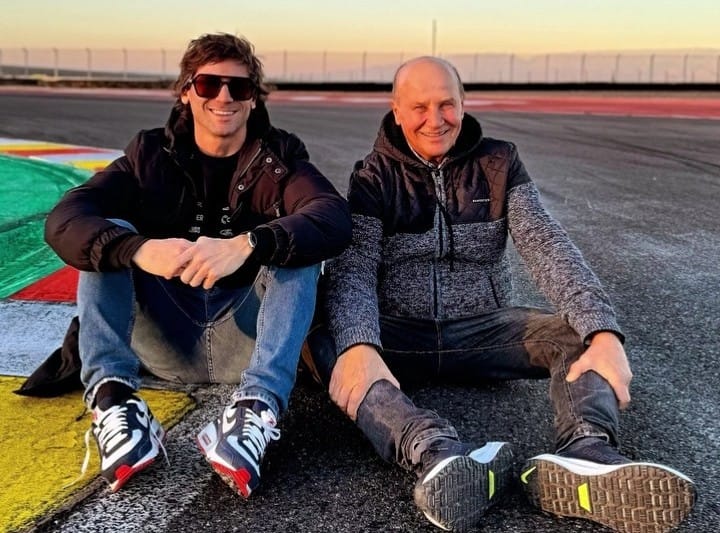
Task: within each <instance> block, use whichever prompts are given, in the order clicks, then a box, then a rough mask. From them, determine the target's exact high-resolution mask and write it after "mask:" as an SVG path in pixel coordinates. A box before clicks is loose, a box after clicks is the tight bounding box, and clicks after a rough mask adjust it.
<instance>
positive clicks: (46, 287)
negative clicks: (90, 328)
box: [10, 266, 78, 303]
mask: <svg viewBox="0 0 720 533" xmlns="http://www.w3.org/2000/svg"><path fill="white" fill-rule="evenodd" d="M77 280H78V271H77V270H75V269H74V268H71V267H68V266H66V267H63V268H61V269H60V270H58V271H57V272H55V273H53V274H50V275H49V276H47V277H45V278H43V279H41V280H39V281H36V282H35V283H33V284H32V285H29V286H27V287H25V288H24V289H22V290H20V291H18V292H16V293H15V294H13V295H12V296H10V298H12V299H14V300H35V301H40V302H69V303H72V302H74V301H75V295H76V293H77Z"/></svg>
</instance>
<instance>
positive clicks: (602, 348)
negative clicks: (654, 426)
mask: <svg viewBox="0 0 720 533" xmlns="http://www.w3.org/2000/svg"><path fill="white" fill-rule="evenodd" d="M588 370H594V371H595V372H597V373H598V374H600V375H601V376H602V377H603V378H605V379H606V380H607V382H608V383H609V384H610V386H611V387H612V389H613V391H615V396H616V397H617V399H618V402H619V404H620V409H625V408H626V407H627V406H628V405H629V404H630V380H631V379H632V372H631V371H630V364H629V363H628V360H627V356H626V355H625V349H624V348H623V345H622V343H621V342H620V339H618V338H617V336H616V335H614V334H613V333H610V332H609V331H601V332H599V333H596V334H595V335H594V336H593V338H592V340H591V341H590V346H589V347H588V349H587V350H585V353H583V354H582V355H581V356H580V358H579V359H578V360H577V361H575V362H574V363H573V364H572V365H570V369H569V371H568V375H567V378H566V379H567V381H570V382H572V381H575V380H576V379H577V378H579V377H580V376H581V375H582V374H583V373H585V372H587V371H588Z"/></svg>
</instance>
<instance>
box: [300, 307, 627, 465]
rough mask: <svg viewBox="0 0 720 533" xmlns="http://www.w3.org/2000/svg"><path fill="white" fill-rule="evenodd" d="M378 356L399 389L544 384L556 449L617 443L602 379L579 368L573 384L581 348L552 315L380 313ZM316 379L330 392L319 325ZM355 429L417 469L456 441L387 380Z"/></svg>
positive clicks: (314, 344)
mask: <svg viewBox="0 0 720 533" xmlns="http://www.w3.org/2000/svg"><path fill="white" fill-rule="evenodd" d="M380 330H381V339H382V344H383V352H382V356H383V359H384V360H385V362H386V364H387V365H388V367H389V368H390V371H391V372H392V373H393V374H394V375H395V377H396V378H397V379H398V381H400V383H401V384H403V385H404V384H407V383H412V382H426V381H428V380H433V381H437V382H438V383H442V382H446V383H456V384H470V385H472V384H477V383H478V382H480V381H487V380H509V379H528V378H529V379H537V378H547V377H549V378H550V400H551V402H552V405H553V409H554V411H555V423H554V425H555V433H556V449H557V450H558V451H559V450H561V449H562V448H565V447H566V446H567V445H569V444H570V443H571V442H573V441H575V440H577V439H578V438H581V437H586V436H596V437H601V438H604V439H607V440H608V441H609V442H610V443H612V444H614V445H617V432H618V418H619V416H618V414H619V411H618V403H617V399H616V398H615V394H614V392H613V390H612V388H611V387H610V385H609V384H608V382H607V381H606V380H605V379H604V378H602V377H600V375H599V374H597V373H595V372H586V373H584V374H583V375H582V376H581V377H580V378H578V379H577V380H576V381H575V382H573V383H568V382H566V381H565V377H566V376H567V372H568V368H569V367H570V365H571V364H572V363H573V362H574V361H575V360H577V358H578V357H579V356H580V355H581V354H582V353H583V352H584V351H585V346H584V345H583V342H582V340H581V339H580V337H579V336H578V334H577V333H576V332H575V331H574V330H573V329H572V328H571V327H570V326H569V325H568V324H567V322H565V321H564V320H563V319H562V318H561V317H559V316H558V315H553V314H550V313H548V312H545V311H541V310H538V309H530V308H524V307H511V308H503V309H498V310H497V311H493V312H490V313H486V314H483V315H479V316H473V317H468V318H462V319H455V320H418V319H407V318H399V317H390V316H381V317H380ZM308 343H309V347H310V351H311V353H312V356H313V362H314V364H315V367H316V370H317V373H318V375H319V377H320V379H321V381H322V382H323V383H324V384H325V385H326V386H327V384H329V382H330V375H331V373H332V369H333V367H334V365H335V362H336V360H337V355H338V354H336V350H335V344H334V341H333V340H332V337H331V336H330V334H329V332H328V330H327V329H326V328H325V327H324V326H323V325H318V326H315V327H314V328H312V330H311V332H310V335H309V336H308ZM357 425H358V427H359V428H360V430H361V431H362V432H363V433H364V434H365V436H366V437H367V438H368V439H369V440H370V442H371V443H372V445H373V446H374V448H375V449H376V451H377V452H378V453H379V454H380V455H381V456H382V457H383V458H384V459H385V460H387V461H395V462H397V463H398V464H400V465H401V466H402V467H403V468H406V469H408V470H412V469H415V470H417V469H418V468H421V466H422V465H421V456H422V453H423V452H424V451H426V450H432V449H434V448H436V447H441V446H442V442H443V441H447V439H451V440H457V439H458V435H457V432H456V431H455V428H454V427H453V426H452V425H451V424H450V422H449V421H447V420H445V419H443V418H440V417H439V416H438V415H437V414H436V413H435V412H434V411H431V410H429V409H423V408H420V407H417V406H415V405H414V404H413V402H412V401H411V400H410V398H408V397H407V396H406V395H405V394H404V393H402V392H401V391H400V390H399V389H397V388H396V387H394V386H393V385H391V384H390V382H388V381H386V380H381V381H378V382H377V383H375V384H374V385H373V386H372V387H371V388H370V390H369V391H368V393H367V395H366V396H365V399H364V400H363V402H362V403H361V404H360V407H359V409H358V413H357Z"/></svg>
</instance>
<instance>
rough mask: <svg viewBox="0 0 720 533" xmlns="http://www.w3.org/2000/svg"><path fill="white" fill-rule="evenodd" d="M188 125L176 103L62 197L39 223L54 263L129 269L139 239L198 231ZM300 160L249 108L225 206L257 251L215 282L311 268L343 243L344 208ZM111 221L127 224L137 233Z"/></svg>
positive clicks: (346, 228)
mask: <svg viewBox="0 0 720 533" xmlns="http://www.w3.org/2000/svg"><path fill="white" fill-rule="evenodd" d="M192 124H193V123H192V116H191V114H190V113H189V112H188V111H186V110H184V109H183V108H181V107H180V106H176V107H175V109H173V112H172V113H171V115H170V119H169V121H168V124H167V126H166V127H165V129H164V130H163V129H162V128H157V129H152V130H143V131H141V132H140V133H138V134H137V135H136V136H135V138H134V139H133V140H132V141H131V142H130V143H129V145H128V147H127V148H126V149H125V155H124V156H123V157H120V158H119V159H117V160H116V161H114V162H113V163H112V164H111V165H110V166H108V167H107V169H105V170H103V171H102V172H99V173H97V174H95V175H94V176H93V177H92V178H91V179H90V180H89V181H88V182H86V183H85V184H83V185H81V186H79V187H76V188H73V189H71V190H70V191H68V192H67V193H66V194H65V196H64V197H63V198H62V199H61V200H60V202H59V203H58V204H57V206H55V208H54V209H53V210H52V211H51V212H50V215H49V216H48V219H47V222H46V225H45V239H46V241H47V242H48V244H49V245H50V246H51V247H52V248H53V250H55V252H56V253H57V254H58V255H59V256H60V258H62V259H63V261H65V262H66V263H67V264H69V265H71V266H73V267H75V268H78V269H80V270H86V271H109V270H117V269H120V268H127V267H130V266H131V261H132V257H133V255H134V254H135V252H136V251H137V249H138V248H139V247H140V246H141V245H142V243H143V242H145V241H146V240H147V239H152V238H170V237H182V238H187V239H191V240H194V239H196V238H197V237H198V236H200V235H207V234H208V230H207V228H204V227H203V224H204V223H203V216H202V209H201V207H200V206H202V205H203V202H206V199H205V198H204V197H203V196H204V193H203V191H202V190H201V189H202V188H201V187H199V186H198V185H197V184H198V183H199V182H200V181H201V180H200V181H199V179H198V176H195V175H193V173H194V169H195V168H196V167H197V166H198V165H197V162H196V161H195V159H196V157H197V156H196V154H197V148H196V147H195V143H194V138H193V129H192ZM308 157H309V156H308V153H307V150H306V149H305V145H304V144H303V143H302V141H301V140H300V139H299V138H298V137H296V136H295V135H293V134H291V133H288V132H286V131H283V130H281V129H277V128H274V127H272V126H271V125H270V121H269V117H268V114H267V110H266V108H265V106H264V104H263V102H257V107H256V109H255V110H253V112H252V113H251V115H250V119H249V121H248V140H247V141H246V143H245V146H244V147H243V149H242V150H241V152H240V155H239V159H238V165H237V168H236V170H235V172H234V175H233V177H232V179H231V181H230V187H229V190H228V203H229V205H230V208H231V213H230V228H231V230H232V235H238V234H240V233H242V232H245V231H250V230H252V231H253V232H254V233H255V234H256V236H257V239H258V245H257V248H256V251H255V252H254V253H253V255H252V256H251V261H248V263H247V264H246V265H243V267H241V268H240V269H239V270H238V271H237V272H236V273H235V274H234V275H232V276H229V278H226V279H225V280H220V282H219V284H220V285H223V282H226V283H227V282H231V283H232V284H233V285H234V284H247V283H250V282H252V279H253V278H254V276H255V274H256V273H257V269H258V268H259V265H260V264H270V265H277V266H285V267H296V266H307V265H310V264H314V263H318V262H320V261H322V260H324V259H327V258H330V257H332V256H335V255H337V254H339V253H340V252H342V250H343V249H344V248H345V247H346V246H347V245H348V243H349V242H350V237H351V231H352V229H351V228H352V227H351V219H350V214H349V210H348V207H347V203H346V202H345V200H344V199H343V198H342V197H341V196H340V195H339V194H338V192H337V190H336V189H335V188H334V187H333V185H332V184H331V183H330V182H329V181H328V180H327V179H326V178H325V177H324V176H323V175H322V174H321V173H320V172H319V171H318V170H317V169H316V168H315V167H314V166H313V165H312V164H311V163H310V162H309V161H308ZM113 218H114V219H122V220H126V221H128V222H130V223H131V224H133V225H134V226H135V228H137V230H138V234H135V233H133V232H131V231H130V230H128V229H126V228H123V227H121V226H118V225H116V224H114V223H113V222H110V221H109V220H108V219H113ZM210 236H215V235H210Z"/></svg>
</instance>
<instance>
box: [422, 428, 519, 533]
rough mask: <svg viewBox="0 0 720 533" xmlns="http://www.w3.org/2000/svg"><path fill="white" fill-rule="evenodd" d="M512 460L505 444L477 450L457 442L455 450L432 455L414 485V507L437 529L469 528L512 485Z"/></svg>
mask: <svg viewBox="0 0 720 533" xmlns="http://www.w3.org/2000/svg"><path fill="white" fill-rule="evenodd" d="M426 453H427V452H426ZM512 459H513V454H512V451H511V449H510V445H509V444H508V443H507V442H488V443H487V444H485V446H483V447H481V448H473V447H471V446H468V445H463V444H460V443H458V446H457V447H456V449H446V450H441V451H437V452H434V457H433V460H432V461H431V464H429V465H428V467H427V468H426V470H425V472H423V473H422V474H421V475H420V479H418V481H417V483H416V484H415V491H414V498H415V504H416V505H417V506H418V508H419V509H420V510H421V511H422V512H423V513H424V514H425V516H426V517H427V519H428V520H430V522H432V523H433V524H434V525H436V526H438V527H439V528H442V529H445V530H447V531H466V530H468V529H470V528H473V527H474V526H475V525H476V524H477V523H478V522H479V520H480V518H481V517H482V516H483V515H484V514H485V512H486V511H487V510H488V509H489V508H490V506H492V505H493V504H494V503H496V502H497V501H498V500H500V498H501V496H502V495H503V493H504V492H505V491H506V490H507V488H508V486H509V485H510V484H511V483H512V477H513V475H512V465H513V460H512Z"/></svg>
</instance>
